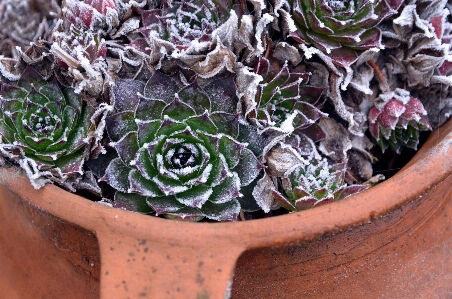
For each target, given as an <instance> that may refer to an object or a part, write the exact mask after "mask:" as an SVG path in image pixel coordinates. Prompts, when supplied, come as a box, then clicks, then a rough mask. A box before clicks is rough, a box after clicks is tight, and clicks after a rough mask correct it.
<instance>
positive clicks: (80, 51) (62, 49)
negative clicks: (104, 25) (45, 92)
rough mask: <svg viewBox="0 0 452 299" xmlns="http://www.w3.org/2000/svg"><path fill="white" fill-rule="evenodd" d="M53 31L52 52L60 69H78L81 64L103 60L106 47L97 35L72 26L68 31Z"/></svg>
mask: <svg viewBox="0 0 452 299" xmlns="http://www.w3.org/2000/svg"><path fill="white" fill-rule="evenodd" d="M68 31H69V32H64V31H55V32H54V33H53V40H54V43H53V44H52V51H53V53H54V55H55V60H56V62H57V63H58V64H59V65H60V67H62V68H65V69H67V68H68V67H72V68H80V67H81V63H84V64H85V65H86V64H92V63H93V62H94V61H95V60H96V59H105V56H106V54H107V46H106V44H105V40H104V39H103V38H101V37H100V36H99V34H98V33H93V31H91V30H85V29H83V28H76V27H75V26H74V25H73V24H71V25H70V28H69V30H68Z"/></svg>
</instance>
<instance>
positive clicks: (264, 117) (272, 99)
mask: <svg viewBox="0 0 452 299" xmlns="http://www.w3.org/2000/svg"><path fill="white" fill-rule="evenodd" d="M268 64H269V62H268V60H266V59H265V58H262V57H261V58H260V59H259V62H258V64H257V66H256V68H255V69H256V70H255V71H256V72H257V73H258V74H260V72H261V71H260V70H262V69H266V68H268ZM265 65H267V66H265ZM263 75H265V74H263ZM309 76H310V74H309V73H307V72H303V73H300V72H290V70H289V68H288V65H287V63H285V64H284V65H283V67H282V68H281V69H280V70H279V72H278V73H276V74H274V75H267V76H266V77H267V78H266V79H265V80H264V81H263V82H262V83H260V84H259V87H258V89H257V94H256V102H257V105H256V108H255V109H253V110H252V111H251V112H250V113H249V114H248V116H249V117H250V118H251V119H256V120H257V121H258V123H259V125H260V126H261V127H268V126H277V127H279V126H281V125H282V124H283V123H284V121H285V120H286V119H288V118H290V117H291V118H292V125H293V127H294V130H295V131H296V132H297V133H304V134H307V135H308V136H310V137H313V136H318V135H321V136H323V135H322V133H321V129H320V127H318V125H316V124H315V123H316V121H317V120H318V119H319V118H321V117H326V116H327V114H325V113H323V112H321V111H320V109H319V108H317V107H316V105H319V100H320V96H321V95H322V93H323V92H324V91H325V89H326V88H322V87H316V86H307V85H305V84H304V83H307V81H308V80H309ZM302 83H303V84H302ZM314 139H318V137H316V138H314ZM315 141H318V140H315Z"/></svg>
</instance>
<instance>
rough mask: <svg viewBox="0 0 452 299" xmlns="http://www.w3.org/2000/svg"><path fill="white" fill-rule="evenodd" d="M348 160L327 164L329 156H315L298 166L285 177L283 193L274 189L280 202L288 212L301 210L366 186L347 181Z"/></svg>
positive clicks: (352, 192)
mask: <svg viewBox="0 0 452 299" xmlns="http://www.w3.org/2000/svg"><path fill="white" fill-rule="evenodd" d="M346 165H347V163H346V162H343V163H338V164H334V165H328V161H327V160H326V159H323V160H318V159H312V160H311V161H309V162H306V163H301V164H299V165H296V166H295V167H294V169H293V170H292V171H291V173H290V174H289V175H288V176H287V177H284V178H282V189H283V192H280V191H278V190H275V189H273V190H272V193H273V198H274V200H275V202H276V203H277V204H279V205H280V206H282V207H283V208H285V209H287V210H289V211H300V210H306V209H309V208H313V207H316V206H320V205H324V204H327V203H331V202H333V201H337V200H340V199H343V198H345V197H347V196H349V195H352V194H355V193H357V192H360V191H362V190H364V189H366V188H367V186H366V185H350V186H347V184H346V183H345V180H344V178H345V170H346Z"/></svg>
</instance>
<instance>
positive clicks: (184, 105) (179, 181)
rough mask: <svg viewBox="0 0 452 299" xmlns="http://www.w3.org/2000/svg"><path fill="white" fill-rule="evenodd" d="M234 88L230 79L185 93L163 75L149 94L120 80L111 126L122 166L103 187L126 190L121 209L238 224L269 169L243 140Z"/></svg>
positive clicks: (114, 164)
mask: <svg viewBox="0 0 452 299" xmlns="http://www.w3.org/2000/svg"><path fill="white" fill-rule="evenodd" d="M233 86H234V83H233V80H232V78H231V77H228V78H220V79H217V80H214V81H213V82H211V83H209V84H207V85H206V86H204V87H203V88H201V87H200V86H199V85H198V84H197V82H196V81H195V82H193V83H192V84H190V85H188V86H186V87H184V88H182V89H181V90H179V88H178V86H177V84H176V83H175V81H173V80H172V79H171V78H170V77H168V76H166V75H163V74H162V73H159V72H156V73H155V74H154V75H153V76H152V77H151V78H150V79H149V81H148V82H147V83H146V85H145V86H144V84H142V83H141V82H139V81H134V80H121V79H117V82H116V87H115V101H116V102H115V108H116V113H115V114H113V115H111V116H109V117H108V118H107V122H106V123H107V132H108V135H109V137H110V139H111V141H112V146H113V147H114V148H115V149H116V151H117V153H118V158H115V159H113V160H112V161H111V162H110V164H109V166H108V167H107V170H106V172H105V175H104V176H103V178H102V179H101V180H103V181H105V182H107V183H108V184H109V185H111V186H112V187H113V188H115V189H116V190H118V192H117V193H116V196H115V205H116V206H119V207H124V208H129V209H130V208H131V209H133V210H135V211H138V212H148V211H149V206H150V207H151V208H152V209H153V210H154V211H155V212H156V213H157V214H165V216H166V217H169V218H177V219H186V220H187V219H188V220H193V221H197V220H200V219H202V218H204V217H207V218H209V219H213V220H218V221H225V220H235V219H236V218H237V215H238V213H239V211H240V203H239V201H238V197H240V196H241V193H240V190H241V187H242V186H245V185H249V184H250V183H252V182H253V180H254V179H255V178H256V177H257V176H258V174H259V173H260V171H261V169H262V166H261V164H260V163H259V162H258V160H257V158H256V157H255V155H254V154H253V153H252V152H251V151H250V150H249V149H247V148H246V146H247V144H245V143H241V142H239V141H237V139H236V138H237V136H238V133H239V132H238V127H239V123H238V114H236V112H235V111H236V109H237V108H236V107H237V103H238V99H237V98H236V96H235V93H234V87H233ZM137 92H138V94H139V96H135V94H137ZM141 94H143V95H141Z"/></svg>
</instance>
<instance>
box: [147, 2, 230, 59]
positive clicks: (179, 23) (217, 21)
mask: <svg viewBox="0 0 452 299" xmlns="http://www.w3.org/2000/svg"><path fill="white" fill-rule="evenodd" d="M141 16H142V21H143V27H144V28H143V29H141V32H142V33H143V35H144V36H145V37H148V36H149V35H150V34H151V35H157V36H158V37H159V38H160V39H162V40H166V41H168V42H170V43H172V44H173V45H174V46H175V47H176V48H178V49H179V50H186V49H187V48H188V47H189V46H195V47H200V44H202V43H205V42H210V41H212V32H213V31H214V30H215V29H216V28H217V27H218V26H219V25H221V24H222V23H224V22H225V21H226V20H227V18H228V17H229V11H228V9H227V8H225V9H222V10H220V6H217V5H215V4H214V2H212V1H208V0H195V1H174V2H171V3H167V2H166V1H164V2H163V7H162V8H161V9H152V10H147V11H143V12H142V13H141Z"/></svg>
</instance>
